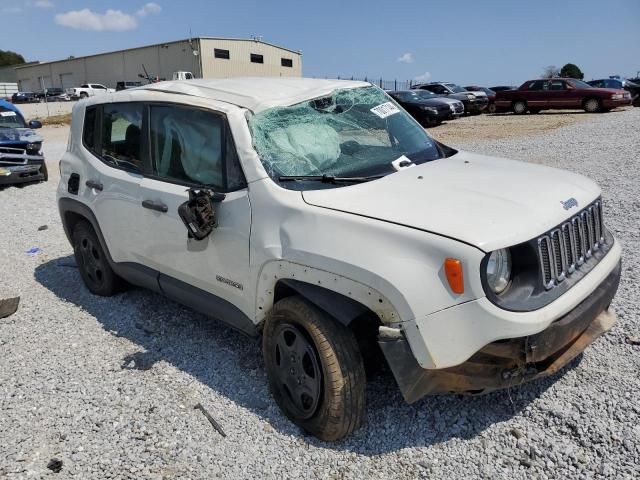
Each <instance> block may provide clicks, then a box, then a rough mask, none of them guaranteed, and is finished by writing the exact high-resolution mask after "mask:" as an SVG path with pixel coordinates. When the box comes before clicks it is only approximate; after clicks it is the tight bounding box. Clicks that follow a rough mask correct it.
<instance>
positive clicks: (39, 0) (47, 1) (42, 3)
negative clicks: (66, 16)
mask: <svg viewBox="0 0 640 480" xmlns="http://www.w3.org/2000/svg"><path fill="white" fill-rule="evenodd" d="M34 5H35V6H36V7H38V8H53V7H54V5H53V2H52V1H51V0H36V2H35V3H34Z"/></svg>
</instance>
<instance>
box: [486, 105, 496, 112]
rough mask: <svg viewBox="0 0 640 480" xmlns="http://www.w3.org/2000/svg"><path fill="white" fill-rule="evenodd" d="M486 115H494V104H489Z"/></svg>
mask: <svg viewBox="0 0 640 480" xmlns="http://www.w3.org/2000/svg"><path fill="white" fill-rule="evenodd" d="M487 113H496V104H495V103H490V104H489V105H488V106H487Z"/></svg>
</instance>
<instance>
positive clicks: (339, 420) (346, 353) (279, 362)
mask: <svg viewBox="0 0 640 480" xmlns="http://www.w3.org/2000/svg"><path fill="white" fill-rule="evenodd" d="M262 345H263V354H264V360H265V364H266V369H267V377H268V379H269V387H270V389H271V393H272V394H273V397H274V398H275V400H276V403H277V404H278V406H279V407H280V409H281V410H282V411H283V412H284V414H285V415H286V416H287V417H288V418H289V419H290V420H291V421H292V422H293V423H295V424H296V425H298V426H299V427H301V428H302V429H304V430H305V431H307V432H309V433H311V434H313V435H315V436H316V437H318V438H320V439H321V440H325V441H336V440H340V439H341V438H344V437H345V436H347V435H349V434H350V433H352V432H353V431H355V430H356V429H358V428H359V427H360V426H361V425H362V423H363V420H364V418H365V386H366V376H365V370H364V364H363V361H362V356H361V354H360V350H359V348H358V342H357V341H356V338H355V336H354V335H353V332H352V331H351V330H349V328H347V327H345V326H343V325H342V324H340V323H338V322H337V321H335V320H334V319H333V318H331V317H330V316H329V315H328V314H327V313H325V312H323V311H322V310H320V309H318V308H317V307H315V306H314V305H312V304H311V303H309V302H307V301H306V300H304V299H303V298H302V297H299V296H293V297H287V298H284V299H282V300H280V301H279V302H277V303H276V304H275V305H274V307H273V310H272V311H271V313H270V315H269V317H268V318H267V321H266V324H265V327H264V331H263V344H262ZM285 353H286V354H285ZM301 382H302V383H301Z"/></svg>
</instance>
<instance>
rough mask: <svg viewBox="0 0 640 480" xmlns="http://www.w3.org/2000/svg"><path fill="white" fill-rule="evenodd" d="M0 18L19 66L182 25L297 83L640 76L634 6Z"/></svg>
mask: <svg viewBox="0 0 640 480" xmlns="http://www.w3.org/2000/svg"><path fill="white" fill-rule="evenodd" d="M403 3H405V4H407V5H409V6H408V7H406V8H405V7H403V6H402V4H403ZM0 14H1V17H0V18H2V20H3V23H4V26H3V35H2V42H1V44H0V48H2V49H5V50H6V49H10V50H14V51H18V52H20V53H22V54H23V55H24V56H25V58H27V59H28V60H41V61H44V60H56V59H60V58H66V57H68V56H69V55H75V56H80V55H87V54H92V53H96V52H102V51H110V50H116V49H120V48H129V47H135V46H141V45H146V44H151V43H156V42H164V41H168V40H175V39H181V38H187V37H188V35H189V29H191V30H192V32H193V34H194V36H195V35H208V36H229V37H245V38H248V37H250V36H251V35H260V36H262V37H263V39H264V40H265V41H267V42H271V43H275V44H280V45H282V46H285V47H288V48H291V49H295V50H301V51H302V52H303V73H304V75H305V76H321V77H324V76H329V77H333V76H338V75H340V76H343V77H347V76H351V75H355V76H357V77H363V76H365V75H367V76H369V77H370V78H379V77H382V78H384V79H389V80H392V79H394V78H396V79H398V80H407V79H416V78H421V77H422V78H426V77H429V76H430V77H431V79H433V80H449V81H455V82H457V83H460V84H469V83H475V84H480V85H495V84H520V83H521V82H522V81H524V80H526V79H528V78H534V77H538V76H539V75H540V74H541V73H542V71H543V69H544V67H546V66H547V65H557V66H558V67H560V66H562V65H564V64H565V63H567V62H573V63H576V64H577V65H578V66H579V67H580V68H581V69H582V70H583V72H584V73H585V77H586V78H587V79H591V78H598V77H604V76H608V75H612V74H620V75H623V76H635V74H636V72H637V71H638V70H640V0H607V1H604V2H603V1H602V0H556V1H552V0H538V1H528V2H523V1H519V0H485V1H482V2H479V1H466V0H456V1H445V0H439V1H422V2H391V1H388V0H387V1H384V2H383V1H377V0H368V1H359V2H355V1H347V0H342V1H334V0H320V1H305V0H298V1H285V0H262V1H258V0H255V1H252V0H232V1H219V0H211V1H206V0H201V1H197V0H195V1H188V0H181V1H176V0H155V1H154V2H146V1H145V0H142V1H139V2H136V1H131V0H128V1H124V0H107V1H104V0H103V1H88V0H0ZM79 27H82V28H79Z"/></svg>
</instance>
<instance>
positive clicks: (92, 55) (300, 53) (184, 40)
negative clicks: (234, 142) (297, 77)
mask: <svg viewBox="0 0 640 480" xmlns="http://www.w3.org/2000/svg"><path fill="white" fill-rule="evenodd" d="M200 39H203V40H226V41H232V42H254V43H261V44H263V45H269V46H270V47H274V48H278V49H280V50H286V51H288V52H291V53H294V54H296V55H302V52H300V51H299V50H292V49H290V48H286V47H281V46H280V45H275V44H273V43H269V42H265V41H263V40H257V39H253V38H225V37H203V36H199V37H193V38H183V39H182V40H171V41H168V42H161V43H154V44H151V45H141V46H139V47H131V48H123V49H121V50H112V51H110V52H98V53H94V54H91V55H81V56H79V57H69V58H62V59H60V60H49V61H45V62H39V61H36V62H29V63H23V64H21V65H16V66H15V67H16V69H21V68H27V67H33V66H38V65H48V64H50V63H60V62H70V61H74V60H84V59H85V58H91V57H98V56H100V55H111V54H113V53H122V52H128V51H131V50H140V49H142V48H150V47H161V46H164V45H171V44H174V43H184V42H190V41H194V40H200Z"/></svg>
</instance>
